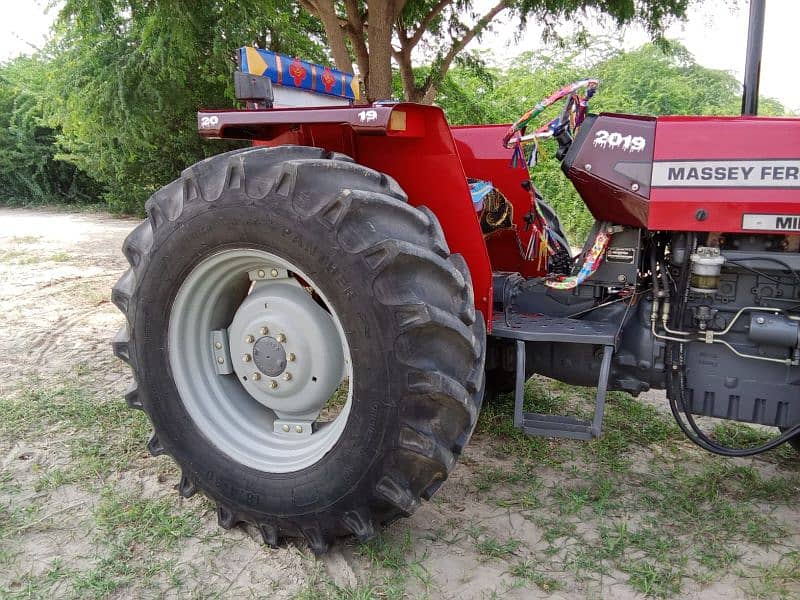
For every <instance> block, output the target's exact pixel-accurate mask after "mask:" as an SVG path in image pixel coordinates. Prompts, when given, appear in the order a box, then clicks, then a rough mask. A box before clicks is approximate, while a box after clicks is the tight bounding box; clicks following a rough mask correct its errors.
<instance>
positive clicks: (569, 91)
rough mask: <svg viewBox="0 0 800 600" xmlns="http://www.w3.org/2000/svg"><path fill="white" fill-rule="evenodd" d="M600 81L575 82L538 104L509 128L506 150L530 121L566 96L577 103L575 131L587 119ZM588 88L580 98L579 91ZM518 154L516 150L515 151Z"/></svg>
mask: <svg viewBox="0 0 800 600" xmlns="http://www.w3.org/2000/svg"><path fill="white" fill-rule="evenodd" d="M598 83H599V81H598V80H597V79H581V80H580V81H575V82H574V83H571V84H569V85H565V86H564V87H562V88H561V89H560V90H558V91H556V92H553V93H552V94H550V95H549V96H548V97H547V98H545V99H544V100H541V101H540V102H537V103H536V104H535V105H534V107H533V108H531V109H530V110H529V111H528V112H526V113H525V114H524V115H522V116H521V117H520V118H519V119H517V120H516V122H515V123H514V124H513V125H511V127H509V129H508V131H507V132H506V135H505V136H504V137H503V145H505V147H506V148H510V147H511V146H510V145H509V142H512V141H513V140H512V138H513V137H514V134H516V133H517V132H521V134H524V133H525V128H526V127H527V126H528V124H529V123H530V121H531V120H532V119H533V118H534V117H537V116H539V115H540V114H542V112H544V110H545V109H546V108H547V107H548V106H551V105H552V104H555V103H556V102H558V101H559V100H561V99H562V98H565V97H566V96H572V97H573V100H574V101H575V103H576V114H575V122H574V123H573V129H574V128H576V127H579V126H580V124H581V123H582V122H583V119H584V118H585V117H586V109H587V106H588V101H589V99H590V98H591V97H592V96H593V95H594V93H595V91H596V90H597V85H598ZM584 87H585V88H586V95H585V96H580V95H578V94H577V91H578V90H580V89H582V88H584ZM550 126H551V124H550V123H548V124H547V125H545V126H544V127H542V128H541V129H539V130H538V132H537V133H542V132H544V131H547V130H548V129H549V128H550ZM516 144H519V137H517V141H516ZM515 153H516V150H515Z"/></svg>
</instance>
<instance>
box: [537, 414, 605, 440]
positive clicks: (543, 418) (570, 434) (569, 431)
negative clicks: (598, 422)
mask: <svg viewBox="0 0 800 600" xmlns="http://www.w3.org/2000/svg"><path fill="white" fill-rule="evenodd" d="M522 431H523V432H524V433H526V434H527V435H535V436H553V437H563V438H572V439H575V440H590V439H592V422H591V421H586V420H584V419H576V418H575V417H562V416H560V415H541V414H539V413H522Z"/></svg>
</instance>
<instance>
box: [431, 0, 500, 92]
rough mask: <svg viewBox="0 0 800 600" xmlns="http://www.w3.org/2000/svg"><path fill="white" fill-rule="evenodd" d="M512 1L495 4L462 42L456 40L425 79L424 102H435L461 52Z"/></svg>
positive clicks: (432, 66)
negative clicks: (442, 83) (454, 61)
mask: <svg viewBox="0 0 800 600" xmlns="http://www.w3.org/2000/svg"><path fill="white" fill-rule="evenodd" d="M509 3H510V0H501V1H500V2H498V3H497V4H495V5H494V6H493V7H492V8H491V9H490V10H489V11H488V12H486V14H485V15H483V16H482V17H481V18H480V19H478V22H477V23H475V25H473V26H472V28H471V29H470V30H468V31H467V32H466V33H465V34H464V36H463V37H462V38H461V39H460V40H454V41H453V45H452V46H451V47H450V50H448V52H447V54H445V55H444V57H443V58H442V59H441V61H439V62H438V64H434V65H431V70H430V71H429V72H428V76H427V77H426V78H425V83H423V85H422V88H421V89H420V91H421V92H422V94H421V95H422V101H423V102H425V103H431V102H433V99H434V97H435V96H436V91H437V88H438V86H439V84H440V83H441V82H442V79H444V76H445V74H446V73H447V70H448V69H449V68H450V65H451V64H452V63H453V60H454V59H455V57H456V56H457V55H458V53H459V52H461V51H462V50H463V49H464V48H465V47H466V46H467V44H469V43H470V42H471V41H472V40H473V39H475V36H476V35H478V34H479V33H481V32H482V31H483V30H484V29H486V27H487V26H488V25H489V23H491V22H492V19H494V18H495V17H496V16H497V15H498V14H500V13H501V12H503V11H504V10H505V9H506V8H508V5H509Z"/></svg>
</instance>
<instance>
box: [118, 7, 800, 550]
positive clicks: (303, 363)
mask: <svg viewBox="0 0 800 600" xmlns="http://www.w3.org/2000/svg"><path fill="white" fill-rule="evenodd" d="M763 5H764V2H763V0H754V1H753V2H752V4H751V9H750V11H751V12H750V18H751V23H750V32H749V34H748V50H747V63H746V64H747V67H746V76H745V82H744V97H743V109H742V116H739V117H702V116H681V117H649V116H639V115H625V114H607V113H603V114H593V113H591V112H590V110H589V104H590V100H591V98H592V97H593V95H594V94H595V93H602V85H599V84H598V81H596V80H594V79H586V80H582V81H578V82H575V83H573V84H570V85H567V86H565V87H563V88H562V89H560V90H558V91H556V92H555V93H553V94H552V95H551V96H549V97H548V98H546V99H544V100H543V101H542V102H540V103H538V104H537V105H536V106H535V107H533V108H532V109H531V110H530V111H529V112H528V113H526V114H525V115H523V116H522V117H521V118H520V119H519V120H518V121H517V122H516V123H514V124H512V125H511V126H509V125H508V124H504V125H474V126H463V127H451V126H449V125H448V123H447V120H446V118H445V116H444V114H443V112H442V110H441V109H440V108H438V107H436V106H428V105H419V104H412V103H405V102H389V101H385V102H374V103H371V104H359V99H358V83H357V81H356V80H355V79H354V77H353V76H352V75H350V74H346V73H342V72H338V71H336V70H333V69H330V68H327V67H322V66H319V65H315V64H311V63H307V62H303V61H301V60H299V59H297V58H292V57H287V56H282V55H279V54H274V53H271V52H266V51H264V50H259V49H256V48H242V49H241V50H240V52H239V70H238V71H237V73H236V76H235V89H236V94H237V97H238V98H239V99H240V100H241V101H242V102H244V104H245V107H244V108H242V109H236V110H229V109H225V110H201V111H200V112H199V113H198V116H197V126H198V130H199V133H200V135H202V136H205V137H207V138H221V139H236V140H251V141H252V144H251V145H249V146H248V147H246V148H241V149H236V150H233V151H230V152H226V153H223V154H219V155H217V156H214V157H212V158H208V159H206V160H203V161H201V162H199V163H197V164H195V165H193V166H191V167H189V168H187V169H186V170H185V171H183V173H182V174H181V176H180V178H179V179H177V180H176V181H174V182H172V183H170V184H169V185H166V186H165V187H163V188H161V189H160V190H159V191H157V192H156V193H155V194H154V195H153V196H152V197H151V198H150V199H149V200H148V202H147V204H146V210H147V219H146V220H145V221H144V222H143V223H141V224H140V225H139V226H137V227H136V228H135V229H134V230H133V231H132V232H131V233H130V235H129V236H128V237H127V239H126V240H125V242H124V245H123V253H124V254H125V256H126V257H127V259H128V262H129V263H130V268H129V269H128V270H127V271H126V272H125V273H124V275H122V277H121V278H120V280H119V281H118V282H117V283H116V285H115V286H114V288H113V291H112V298H113V301H114V302H115V304H116V305H117V306H118V307H119V308H120V310H121V311H122V312H123V313H124V314H125V317H126V323H125V325H124V326H123V327H122V329H121V330H120V332H119V333H118V334H117V336H116V337H115V339H114V341H113V348H114V352H115V354H116V355H117V356H118V357H119V358H121V359H122V360H124V361H125V362H127V363H128V364H129V365H130V366H131V368H132V370H133V375H134V381H133V383H132V384H131V386H130V387H129V389H128V390H127V392H126V395H125V397H126V400H127V403H128V405H129V406H130V407H132V408H136V409H141V410H144V411H145V412H146V414H147V416H148V417H149V419H150V421H151V422H152V424H153V427H154V434H153V436H152V438H151V439H150V441H149V443H148V449H149V451H150V452H151V453H152V454H153V455H160V454H168V455H170V456H171V457H172V458H173V459H174V460H175V461H176V462H177V464H178V465H179V467H180V469H181V472H182V474H181V478H180V481H179V483H178V484H177V490H178V492H179V493H180V494H181V495H182V496H184V497H189V496H191V495H192V494H194V493H196V492H198V491H200V492H202V493H204V494H206V495H207V496H208V497H209V498H210V499H212V501H214V503H215V504H216V507H217V508H216V510H217V517H218V521H219V524H220V525H221V526H222V527H224V528H231V527H233V526H235V525H237V524H239V523H246V524H249V525H252V526H254V527H256V528H258V530H259V531H260V533H261V535H262V536H263V540H264V542H265V543H266V544H269V545H273V546H274V545H276V544H278V543H279V542H280V540H282V539H286V538H304V539H305V540H306V541H307V542H308V545H309V546H310V548H311V549H312V551H313V552H315V553H323V552H325V551H326V549H327V548H328V546H329V544H330V542H331V541H332V540H334V539H335V538H337V537H339V536H347V535H354V536H355V537H356V538H358V540H361V541H364V540H367V539H369V538H370V537H371V536H373V535H374V534H375V532H376V531H377V530H378V529H379V528H380V527H381V526H384V525H386V524H388V523H391V522H393V521H394V520H396V519H398V518H399V517H404V516H409V515H411V514H412V513H413V512H414V511H415V510H416V509H417V508H418V507H419V505H420V502H421V501H422V500H423V499H426V500H427V499H430V498H431V497H432V496H433V495H434V494H435V493H436V491H437V490H438V489H439V487H440V486H441V485H442V484H443V483H444V482H445V480H446V479H447V477H448V475H449V473H450V472H451V471H452V469H453V468H454V465H455V463H456V461H457V459H458V457H459V455H460V454H461V453H462V451H463V449H464V447H465V445H466V444H467V442H468V441H469V439H470V436H471V434H472V432H473V430H474V428H475V425H476V421H477V418H478V413H479V411H480V410H481V405H482V403H483V402H489V401H492V399H493V398H495V397H496V396H497V395H499V394H513V398H514V414H513V420H514V425H515V426H516V427H517V428H519V429H520V430H522V431H523V432H524V433H526V434H529V435H535V436H550V437H563V438H572V439H578V440H589V439H591V438H594V437H596V436H599V435H600V434H601V425H602V420H603V412H604V407H605V400H606V392H607V391H608V390H621V391H625V392H628V393H630V394H632V395H637V394H640V393H641V392H644V391H647V390H650V389H665V390H666V395H667V398H668V401H669V408H670V410H671V412H672V414H673V415H674V418H675V420H676V421H677V423H678V425H679V426H680V428H681V429H682V430H683V432H684V433H685V434H686V435H687V436H688V437H689V438H690V439H691V440H692V441H693V442H695V443H696V444H698V445H699V446H701V447H703V448H705V449H706V450H709V451H711V452H715V453H718V454H723V455H727V456H749V455H753V454H757V453H759V452H764V451H766V450H770V449H772V448H775V447H777V446H778V445H780V444H783V443H785V442H788V443H790V444H792V445H794V446H795V447H800V444H799V442H798V441H799V440H800V437H798V434H799V433H800V119H797V118H766V117H757V116H755V115H756V112H757V111H756V108H757V101H758V69H759V62H760V54H761V41H762V34H763V16H764V13H763V9H764V6H763ZM558 103H563V106H562V105H561V104H559V107H560V108H561V110H560V111H559V112H558V115H557V116H556V117H555V118H553V119H548V120H545V121H544V122H541V121H539V120H538V119H540V118H541V113H542V111H543V110H544V109H545V108H547V107H548V106H551V105H555V104H558ZM543 138H554V139H555V142H556V144H557V147H558V151H557V153H556V159H557V160H559V161H561V168H562V170H563V173H564V175H565V176H566V177H567V178H569V180H570V181H571V182H572V183H573V184H574V186H575V188H576V190H577V192H578V193H579V194H580V196H581V197H582V199H583V200H584V201H585V203H586V206H587V207H588V209H589V211H591V214H592V215H593V216H594V218H595V220H596V222H595V225H594V228H593V229H592V231H591V233H590V235H589V237H588V239H587V240H586V243H585V244H584V246H583V248H582V249H581V250H580V251H579V252H573V251H572V250H571V248H570V245H569V243H568V241H567V239H566V237H565V236H564V233H563V231H562V230H561V225H560V223H559V220H558V217H557V216H556V214H555V213H554V211H553V210H552V209H551V208H550V207H549V206H548V205H547V204H546V203H545V202H544V200H543V199H542V198H541V196H540V195H539V193H538V192H537V190H536V187H535V186H534V184H533V183H532V181H531V179H530V171H529V168H528V167H529V164H528V163H529V162H530V157H529V154H528V153H527V152H526V148H531V147H533V148H534V149H535V147H536V145H537V144H538V143H539V141H540V140H542V139H543ZM573 254H574V256H573ZM534 374H538V375H541V376H545V377H549V378H553V379H556V380H559V381H562V382H566V383H568V384H575V385H583V386H593V387H596V390H597V391H596V396H595V401H594V408H593V417H592V418H591V419H588V420H582V419H578V418H576V417H574V416H569V415H563V416H560V415H550V414H536V413H531V412H525V410H524V405H523V398H524V384H525V382H526V380H528V379H529V378H530V377H532V376H533V375H534ZM698 416H699V417H714V418H718V419H728V420H733V421H741V422H746V423H755V424H759V425H761V426H767V427H774V428H776V434H775V437H774V438H773V439H772V440H771V441H769V442H767V443H764V444H761V445H759V446H758V447H749V448H729V447H725V446H723V445H722V444H721V443H720V442H719V441H717V440H715V439H714V437H713V436H711V435H709V434H708V433H706V432H705V431H704V429H703V426H702V425H703V421H702V419H701V422H700V423H698V420H697V417H698Z"/></svg>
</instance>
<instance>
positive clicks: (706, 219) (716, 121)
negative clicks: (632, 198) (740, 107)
mask: <svg viewBox="0 0 800 600" xmlns="http://www.w3.org/2000/svg"><path fill="white" fill-rule="evenodd" d="M798 158H800V119H797V118H789V117H660V118H659V119H658V122H657V125H656V143H655V153H654V156H653V159H654V162H655V164H656V165H657V164H658V163H659V162H660V161H663V162H667V161H704V160H705V161H719V160H722V161H725V160H748V161H760V160H765V159H767V160H768V159H798ZM745 213H757V214H780V215H800V189H798V188H794V189H792V188H778V187H736V186H735V185H730V184H729V185H728V186H727V187H686V186H683V187H654V188H652V189H651V192H650V214H649V218H648V222H647V225H648V227H649V228H650V229H661V230H678V231H722V232H738V231H742V217H743V215H744V214H745Z"/></svg>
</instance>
